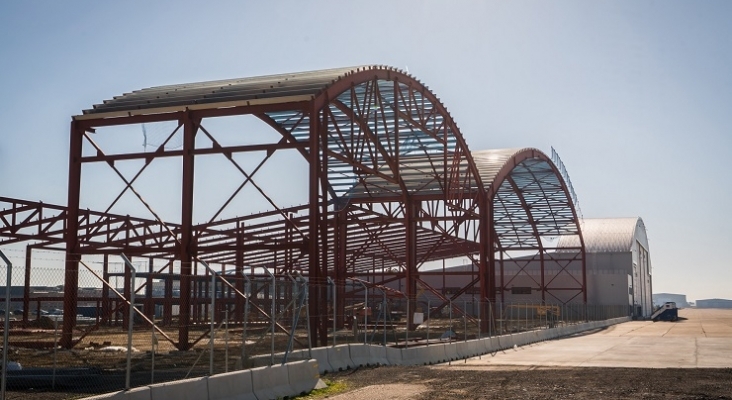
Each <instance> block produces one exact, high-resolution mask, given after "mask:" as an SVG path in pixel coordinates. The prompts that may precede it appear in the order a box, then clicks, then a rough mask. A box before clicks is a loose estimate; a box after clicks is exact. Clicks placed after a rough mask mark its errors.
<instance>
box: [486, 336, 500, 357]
mask: <svg viewBox="0 0 732 400" xmlns="http://www.w3.org/2000/svg"><path fill="white" fill-rule="evenodd" d="M483 349H484V351H485V354H488V353H495V352H496V351H498V337H497V336H491V337H489V338H485V339H483Z"/></svg>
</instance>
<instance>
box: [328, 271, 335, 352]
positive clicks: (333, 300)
mask: <svg viewBox="0 0 732 400" xmlns="http://www.w3.org/2000/svg"><path fill="white" fill-rule="evenodd" d="M326 279H328V284H330V285H333V299H332V304H333V346H335V345H336V344H337V343H336V317H337V315H336V312H337V311H336V309H337V307H336V292H337V290H336V284H335V281H333V279H331V278H330V277H329V276H327V277H326Z"/></svg>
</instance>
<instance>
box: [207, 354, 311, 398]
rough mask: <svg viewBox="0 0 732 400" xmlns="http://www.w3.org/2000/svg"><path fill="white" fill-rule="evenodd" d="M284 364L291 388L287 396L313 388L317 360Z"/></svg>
mask: <svg viewBox="0 0 732 400" xmlns="http://www.w3.org/2000/svg"><path fill="white" fill-rule="evenodd" d="M285 365H286V366H287V379H288V382H289V383H290V388H291V389H292V392H291V393H288V396H298V395H300V394H303V393H310V391H311V390H313V389H315V386H316V385H317V384H318V380H319V379H320V374H319V373H318V362H317V361H315V360H304V361H295V362H292V363H287V364H285ZM209 400H212V399H209Z"/></svg>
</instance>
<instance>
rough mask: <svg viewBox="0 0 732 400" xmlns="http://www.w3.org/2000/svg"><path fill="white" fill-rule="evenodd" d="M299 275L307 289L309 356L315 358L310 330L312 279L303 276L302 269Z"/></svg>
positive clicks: (306, 316)
mask: <svg viewBox="0 0 732 400" xmlns="http://www.w3.org/2000/svg"><path fill="white" fill-rule="evenodd" d="M297 277H298V278H300V279H301V280H302V282H303V286H304V290H305V307H306V308H307V314H305V318H306V321H307V325H308V329H307V332H308V358H313V342H311V341H310V338H311V336H310V335H311V331H310V281H308V280H307V279H305V277H303V276H302V274H301V273H300V271H297Z"/></svg>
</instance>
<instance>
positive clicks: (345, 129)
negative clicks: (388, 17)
mask: <svg viewBox="0 0 732 400" xmlns="http://www.w3.org/2000/svg"><path fill="white" fill-rule="evenodd" d="M233 115H255V116H257V117H258V118H260V119H261V120H262V121H264V122H265V123H267V124H268V125H269V126H271V127H272V128H273V129H274V130H275V131H276V132H278V133H279V134H280V135H281V140H279V141H278V142H276V143H265V144H258V145H245V144H241V145H223V144H221V143H220V142H219V141H218V140H217V138H216V133H215V132H213V131H212V130H210V129H209V126H208V122H207V121H208V120H209V119H214V118H218V117H223V116H233ZM158 121H177V124H176V125H177V126H176V127H175V129H174V130H173V131H172V132H171V133H170V135H169V137H168V138H170V137H172V136H173V135H176V134H180V135H182V137H183V140H182V142H183V148H182V149H180V150H170V149H167V148H165V146H164V145H161V146H160V147H159V148H158V149H157V150H156V151H154V152H152V153H110V152H108V151H107V150H106V149H103V148H102V147H101V146H99V145H97V144H96V143H95V142H94V140H93V139H92V137H91V136H90V133H93V132H95V131H96V130H98V129H100V128H104V127H109V126H118V125H130V124H140V123H153V122H158ZM197 138H198V139H204V140H202V142H203V143H206V144H204V145H201V144H200V143H199V142H201V141H199V140H198V139H197ZM84 148H87V149H88V148H91V149H92V151H91V152H88V151H87V152H84V151H82V150H83V149H84ZM288 149H290V150H294V151H296V152H297V153H299V154H300V155H301V156H302V157H304V158H305V159H306V160H307V161H308V165H309V179H310V181H309V202H308V203H307V204H304V205H302V206H298V207H292V208H280V207H278V206H277V205H276V204H274V203H273V202H272V201H270V199H269V198H268V197H267V194H266V193H264V192H263V191H262V190H259V187H257V189H258V190H259V192H260V193H261V194H262V196H263V197H266V198H267V200H268V201H269V202H270V204H271V206H272V207H271V208H270V209H267V210H260V211H259V212H256V213H254V214H253V215H250V216H247V217H237V218H229V219H218V217H219V215H220V213H221V211H222V210H223V209H225V208H226V207H227V206H228V205H229V204H230V201H231V200H232V199H233V198H234V197H235V196H236V195H237V193H239V189H241V188H242V187H244V186H245V185H256V181H257V179H259V178H258V177H257V176H256V175H255V174H256V171H257V170H256V169H255V170H254V171H245V170H244V169H243V168H242V167H241V165H239V164H237V161H236V159H235V158H234V157H232V154H239V153H247V154H250V153H251V154H254V153H256V152H259V153H258V154H262V153H264V154H265V155H264V157H263V160H262V163H265V162H267V161H268V159H269V157H270V156H271V154H273V153H274V152H276V151H282V150H288ZM210 154H219V155H223V156H225V157H226V158H227V159H228V160H229V161H231V163H232V164H234V165H235V166H236V167H237V168H238V169H239V170H240V171H241V172H242V183H241V186H240V187H239V189H237V190H236V191H234V193H232V194H231V195H230V196H229V198H228V200H226V201H225V202H224V204H223V205H221V207H220V208H218V209H217V211H215V212H212V213H211V214H212V216H211V217H210V219H207V220H205V221H194V220H193V213H192V211H193V199H194V186H193V173H194V160H195V159H196V157H197V156H200V155H210ZM161 157H176V158H178V159H180V160H181V164H182V171H183V173H182V193H181V204H182V216H181V220H180V221H175V222H174V223H169V222H166V221H162V220H160V218H158V217H157V214H155V213H154V208H155V207H154V205H153V206H152V207H151V208H150V211H153V215H154V216H155V217H156V218H155V220H144V219H139V218H138V219H132V220H130V219H129V217H128V218H127V220H126V219H125V218H124V217H122V216H113V215H111V214H109V213H107V212H101V213H93V212H92V213H90V212H84V211H82V209H81V206H82V205H81V204H80V197H79V193H80V185H81V166H82V165H88V164H94V163H96V164H102V165H107V166H109V168H111V169H112V170H114V172H115V173H117V174H118V175H119V176H120V178H122V179H123V181H124V184H125V189H124V190H123V192H124V191H127V190H128V189H129V190H130V191H132V192H134V184H135V180H134V179H129V177H127V178H125V177H124V176H123V175H122V174H121V173H120V172H119V171H118V170H117V169H116V167H115V162H123V161H126V160H143V161H144V165H143V167H142V169H141V170H140V172H139V173H138V175H139V174H141V173H142V172H143V171H144V169H145V168H146V166H147V165H149V164H150V163H151V162H152V161H153V160H155V159H157V158H161ZM474 158H475V160H474ZM260 165H261V164H260ZM257 168H258V167H257ZM136 176H137V175H135V179H136ZM134 193H135V195H137V192H134ZM120 195H121V194H120ZM138 197H139V199H140V201H141V202H142V203H144V204H145V206H146V207H147V206H148V203H147V202H146V201H145V200H144V199H142V198H141V197H140V196H139V195H138ZM118 198H119V197H118ZM118 198H117V199H118ZM567 198H568V196H566V187H565V186H564V184H563V183H562V181H561V178H559V175H558V174H557V171H556V169H555V168H554V167H553V164H551V162H549V161H548V159H547V158H546V156H544V155H543V154H542V153H541V152H538V151H537V150H522V151H517V152H509V153H506V152H505V151H504V152H502V151H498V152H477V153H471V152H470V151H469V149H468V147H467V144H466V143H465V141H464V139H463V138H462V136H461V134H460V132H459V130H458V128H457V126H456V124H455V122H454V121H453V120H452V118H451V117H450V115H449V113H447V111H446V109H445V107H444V106H443V105H442V104H441V103H440V101H439V99H437V97H436V96H435V95H434V94H433V93H432V92H430V91H429V90H428V89H427V88H426V87H425V86H424V85H423V84H422V83H421V82H419V81H417V80H416V79H414V78H413V77H411V76H410V75H408V74H405V73H403V72H401V71H399V70H396V69H393V68H388V67H358V68H344V69H334V70H323V71H312V72H305V73H297V74H283V75H274V76H265V77H255V78H245V79H236V80H227V81H216V82H204V83H197V84H186V85H172V86H164V87H155V88H149V89H143V90H139V91H135V92H131V93H126V94H124V95H122V96H118V97H115V98H114V99H111V100H107V101H105V102H104V103H103V104H98V105H95V106H94V109H90V110H85V111H84V114H83V115H79V116H76V117H74V119H73V121H72V124H71V143H70V171H69V197H68V205H67V209H66V210H65V211H64V213H63V216H64V218H63V219H64V220H65V222H66V225H65V226H64V227H63V229H62V231H59V232H61V234H59V233H58V232H57V233H56V234H50V233H49V230H48V229H47V230H45V231H44V233H43V234H42V235H41V236H42V237H43V238H44V240H45V241H46V242H45V244H43V243H41V244H38V245H39V246H45V245H48V246H49V247H50V246H55V245H58V244H60V243H63V245H65V251H66V259H67V262H66V281H65V287H66V288H68V290H67V292H68V293H74V292H75V289H76V287H77V285H78V282H77V278H76V277H77V272H76V271H77V270H78V266H79V260H80V257H81V255H82V254H117V253H119V252H125V253H127V254H129V255H135V256H144V257H161V258H169V259H175V260H177V263H178V264H179V265H180V276H181V290H180V291H181V298H180V299H175V301H176V302H177V303H178V304H180V305H181V314H180V318H179V337H178V347H179V348H182V349H185V348H187V346H188V345H189V343H190V341H189V339H188V326H189V324H190V315H189V314H187V311H186V310H188V307H187V306H186V305H187V304H190V301H191V298H190V292H191V291H190V284H191V283H190V278H189V277H190V276H191V274H192V271H193V270H192V266H193V264H194V261H195V260H205V261H207V262H213V263H220V264H228V265H232V264H233V265H234V266H235V268H236V269H237V270H239V271H243V268H244V267H245V266H247V267H258V266H266V267H268V268H270V269H272V270H274V271H276V272H277V273H280V274H284V273H287V272H291V271H293V270H300V271H301V272H303V273H306V274H309V278H310V280H311V282H314V283H323V282H324V281H325V279H326V277H331V278H333V279H335V280H336V281H340V282H343V281H344V280H345V279H347V278H349V277H353V276H357V275H360V274H372V275H377V274H380V275H381V276H382V277H384V276H385V272H386V271H389V272H392V273H393V272H395V271H396V275H395V276H394V277H393V278H391V279H399V280H402V281H403V282H404V292H405V294H406V296H407V298H408V299H409V300H410V302H414V301H415V296H416V292H417V288H416V286H417V284H418V283H419V284H420V285H422V286H425V285H426V284H425V282H424V281H423V280H421V279H420V277H419V275H420V268H421V267H422V266H423V265H425V264H426V263H428V262H430V261H435V260H444V259H447V258H455V257H466V256H467V257H469V258H471V259H473V260H474V263H475V264H476V265H477V266H478V267H479V271H480V273H479V277H477V278H476V279H474V280H473V282H472V283H471V284H470V285H469V286H473V287H474V286H476V285H477V286H478V287H480V288H481V294H482V296H483V297H485V298H487V299H490V300H495V299H497V297H496V296H497V294H501V293H503V292H505V290H506V288H508V287H509V286H510V284H509V283H506V282H505V280H504V281H501V279H500V278H501V277H502V276H503V275H500V276H499V275H496V274H497V273H498V272H496V271H500V268H498V269H497V268H496V267H497V266H499V267H500V266H501V265H503V264H505V259H504V263H503V264H501V259H502V258H501V257H506V256H508V255H510V256H511V259H512V260H519V256H518V255H516V254H515V252H516V251H523V252H526V251H534V252H536V254H538V257H539V259H540V260H541V265H542V270H543V266H544V265H547V264H548V263H549V261H550V260H552V257H553V255H552V247H551V243H550V241H548V240H547V238H548V237H549V236H551V235H563V234H570V233H578V230H577V229H576V223H575V224H574V225H573V226H574V227H572V224H571V223H570V222H569V219H572V218H573V220H574V221H576V216H575V215H574V212H573V210H572V206H571V203H570V202H569V201H568V200H567ZM117 199H115V200H114V202H116V201H117ZM114 202H113V203H112V205H110V206H109V207H108V209H107V211H108V210H109V209H111V208H112V206H113V205H114ZM544 203H546V204H544ZM16 211H17V212H18V213H23V211H20V210H16ZM16 211H11V212H12V213H14V212H16ZM41 214H42V213H37V214H33V215H30V216H27V218H26V219H25V222H24V223H25V224H26V225H28V226H31V227H32V226H34V225H33V224H34V221H35V222H38V226H39V228H38V229H39V232H41V231H40V229H41V228H40V227H41V226H42V224H43V222H42V221H41V219H42V217H41ZM57 217H58V215H57ZM491 224H493V225H494V229H489V228H488V227H489V226H491ZM0 228H2V227H0ZM12 230H13V228H12V227H11V228H10V231H12ZM54 232H56V231H54ZM0 233H3V232H2V230H1V229H0ZM11 233H12V232H11ZM564 250H565V251H566V249H564ZM521 254H524V253H521ZM555 263H556V264H557V265H560V264H561V263H560V262H559V261H556V260H555ZM170 268H171V272H172V268H173V263H170ZM526 271H527V269H526V268H524V269H520V271H518V272H517V273H516V275H517V276H518V275H521V273H524V272H526ZM560 272H562V273H563V272H567V271H566V269H565V270H564V271H560ZM501 282H503V283H501ZM372 283H374V284H385V283H386V282H385V281H384V280H383V279H382V281H381V282H376V280H375V279H374V280H373V281H372ZM242 284H243V283H242ZM340 287H341V288H344V287H345V285H342V286H340ZM538 287H539V288H540V290H542V295H543V296H544V295H551V296H555V295H554V293H557V292H559V291H561V290H564V289H563V288H561V287H558V286H557V285H556V284H555V282H554V281H547V280H542V281H541V284H540V286H538ZM583 288H584V285H582V288H581V289H580V292H583ZM342 290H345V289H342ZM311 291H312V292H311V296H310V299H311V302H310V306H311V307H313V308H315V309H316V310H317V308H318V307H322V306H323V305H324V304H325V302H327V297H326V293H325V290H324V289H322V288H321V287H318V286H317V285H311ZM555 297H557V298H562V299H565V297H562V296H555ZM338 298H339V299H340V300H343V299H345V298H346V296H345V293H339V296H338ZM442 298H443V299H444V300H445V301H447V298H445V297H442ZM563 301H564V300H563ZM337 307H343V304H339V305H337ZM64 308H65V309H66V310H67V311H68V314H69V315H75V312H74V309H75V303H74V301H73V298H72V296H67V299H66V302H65V305H64ZM410 308H411V310H412V311H413V310H414V309H415V307H410ZM318 314H319V313H317V312H314V313H313V315H318ZM410 320H411V318H410ZM74 322H75V321H74V320H73V318H68V319H67V320H64V326H63V332H64V333H63V335H62V342H63V343H64V344H65V345H67V346H69V345H72V344H73V340H72V331H73V328H74ZM311 323H312V328H313V332H314V336H315V338H316V339H317V340H318V341H319V342H320V343H325V341H326V340H327V326H326V321H325V320H318V319H317V318H314V321H311Z"/></svg>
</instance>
